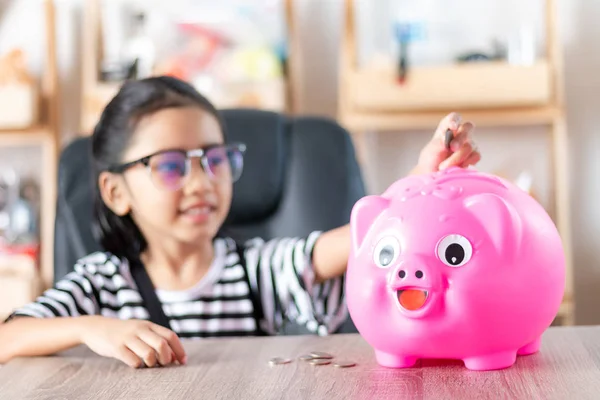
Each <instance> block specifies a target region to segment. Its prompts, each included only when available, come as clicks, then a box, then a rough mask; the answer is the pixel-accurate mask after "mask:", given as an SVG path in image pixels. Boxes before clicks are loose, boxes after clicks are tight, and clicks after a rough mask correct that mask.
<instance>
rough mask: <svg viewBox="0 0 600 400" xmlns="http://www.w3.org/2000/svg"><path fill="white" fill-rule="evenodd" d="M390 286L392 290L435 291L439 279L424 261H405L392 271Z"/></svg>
mask: <svg viewBox="0 0 600 400" xmlns="http://www.w3.org/2000/svg"><path fill="white" fill-rule="evenodd" d="M389 285H390V287H391V288H392V289H398V288H402V287H422V288H432V289H433V288H435V287H437V286H439V277H438V276H437V274H435V272H434V270H433V269H432V268H429V267H428V266H427V264H426V263H424V262H423V261H420V260H403V261H401V262H400V263H398V265H397V266H396V267H395V268H394V269H393V270H392V271H390V276H389Z"/></svg>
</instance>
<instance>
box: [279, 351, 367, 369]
mask: <svg viewBox="0 0 600 400" xmlns="http://www.w3.org/2000/svg"><path fill="white" fill-rule="evenodd" d="M298 359H299V360H300V361H304V362H307V363H309V364H311V365H315V366H318V365H329V364H331V363H333V366H334V367H336V368H350V367H354V366H356V363H355V362H354V361H347V360H342V361H335V362H334V361H333V359H334V356H333V355H331V354H329V353H325V352H322V351H312V352H310V353H308V354H304V355H301V356H300V357H298ZM291 362H292V360H291V359H289V358H283V357H274V358H272V359H271V360H269V365H270V366H275V365H283V364H289V363H291Z"/></svg>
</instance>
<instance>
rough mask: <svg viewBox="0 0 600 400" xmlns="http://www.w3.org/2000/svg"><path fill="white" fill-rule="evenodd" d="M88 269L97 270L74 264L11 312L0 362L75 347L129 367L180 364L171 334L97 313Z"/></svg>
mask: <svg viewBox="0 0 600 400" xmlns="http://www.w3.org/2000/svg"><path fill="white" fill-rule="evenodd" d="M94 271H96V272H97V266H94V265H90V266H89V268H88V266H86V265H85V264H77V265H76V266H75V270H74V271H73V272H71V273H69V274H68V275H67V276H65V277H64V278H63V279H62V280H60V281H59V282H57V283H56V285H55V286H54V287H52V288H50V289H48V290H46V291H45V292H44V293H42V295H41V296H39V297H38V298H37V299H36V300H35V301H34V302H32V303H29V304H25V305H24V306H23V307H21V308H19V309H17V310H15V311H14V312H13V313H12V314H11V316H10V317H9V319H8V321H7V322H5V323H4V324H2V325H0V363H6V362H8V361H9V360H11V359H12V358H14V357H27V356H46V355H50V354H54V353H57V352H60V351H63V350H66V349H69V348H71V347H75V346H77V345H80V344H85V345H87V346H88V347H89V348H90V349H91V350H92V351H94V352H96V353H97V354H99V355H101V356H105V357H113V358H116V359H119V360H121V361H123V362H124V363H126V364H127V365H129V366H131V367H140V366H143V365H146V366H155V365H167V364H171V363H173V362H176V361H178V362H180V363H184V362H185V351H184V349H183V347H182V345H181V342H180V341H179V338H178V337H177V335H176V334H175V333H174V332H173V331H171V330H169V329H166V328H163V327H162V326H159V325H156V324H153V323H151V322H149V321H145V320H136V319H131V320H120V319H117V318H108V317H104V316H102V315H101V310H100V306H99V298H98V296H99V294H98V293H99V287H96V286H95V285H96V283H95V282H98V279H94V273H96V272H94Z"/></svg>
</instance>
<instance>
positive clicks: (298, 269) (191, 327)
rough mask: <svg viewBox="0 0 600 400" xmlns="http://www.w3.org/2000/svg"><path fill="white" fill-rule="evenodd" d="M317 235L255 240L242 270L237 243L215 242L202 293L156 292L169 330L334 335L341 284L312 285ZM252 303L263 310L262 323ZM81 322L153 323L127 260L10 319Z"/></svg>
mask: <svg viewBox="0 0 600 400" xmlns="http://www.w3.org/2000/svg"><path fill="white" fill-rule="evenodd" d="M319 234H320V232H313V233H311V234H310V235H309V236H308V237H306V238H282V239H273V240H270V241H264V240H262V239H258V238H256V239H252V240H250V241H248V242H246V243H245V244H244V246H243V255H244V257H245V260H244V261H245V262H244V263H241V262H240V261H241V260H240V258H239V255H238V254H239V253H238V252H237V251H236V245H235V242H234V241H233V240H232V239H229V238H217V239H215V241H214V246H215V257H214V260H213V263H212V265H211V266H210V268H209V270H208V271H207V273H206V275H205V276H204V277H203V278H202V279H201V280H200V281H199V282H198V283H197V284H196V285H194V286H193V287H191V288H189V289H187V290H182V291H169V290H161V289H157V290H156V294H157V297H158V299H159V300H160V303H161V304H162V308H163V311H164V313H165V315H166V316H167V317H168V319H169V321H170V326H171V329H172V330H173V331H174V332H175V333H177V334H178V335H179V336H180V337H184V338H198V337H215V336H252V335H254V334H255V333H256V331H257V326H256V325H257V323H258V324H259V325H260V327H259V330H260V331H261V332H262V333H266V334H270V335H275V334H278V333H279V332H280V331H281V329H282V327H283V326H284V324H285V323H286V322H288V321H293V322H295V323H297V324H300V325H302V326H304V327H306V328H307V329H308V330H309V331H310V332H313V333H316V334H319V335H327V334H329V333H331V332H333V331H335V330H336V329H337V328H338V327H339V326H340V325H341V324H342V323H343V322H344V320H345V319H346V318H347V309H346V306H345V302H344V299H343V296H344V291H343V277H339V278H335V279H332V280H329V281H326V282H323V283H321V284H315V283H314V271H313V268H312V262H311V261H312V250H313V246H314V243H315V242H316V240H317V238H318V237H319ZM251 296H254V298H255V299H257V303H256V304H258V306H259V307H261V308H262V318H260V319H257V318H256V317H255V314H254V311H255V310H254V306H253V302H252V300H251ZM81 315H102V316H105V317H112V318H119V319H146V320H149V319H150V314H149V313H148V310H147V309H146V307H145V306H144V304H143V300H142V296H141V294H140V292H139V291H138V288H137V286H136V283H135V281H134V280H133V278H132V276H131V273H130V269H129V263H128V261H127V260H126V259H119V258H117V257H116V256H114V255H111V254H109V253H106V252H97V253H93V254H90V255H88V256H86V257H84V258H82V259H80V260H79V261H78V262H77V264H76V265H75V268H74V271H73V272H71V273H69V274H68V275H66V276H65V277H64V278H63V279H61V280H60V281H58V282H57V283H56V284H55V285H54V287H52V288H50V289H48V290H46V291H45V292H44V293H42V295H41V296H40V297H38V298H37V299H36V300H35V301H33V302H32V303H29V304H26V305H24V306H23V307H21V308H19V309H17V310H15V311H14V312H13V313H12V314H11V316H10V317H9V318H12V317H14V316H29V317H37V318H52V317H76V316H81Z"/></svg>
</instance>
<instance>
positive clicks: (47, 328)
mask: <svg viewBox="0 0 600 400" xmlns="http://www.w3.org/2000/svg"><path fill="white" fill-rule="evenodd" d="M85 320H86V317H80V318H47V319H46V318H44V319H42V318H30V317H20V318H19V317H18V318H15V319H14V320H12V321H10V322H7V323H4V324H2V325H0V364H4V363H6V362H8V361H10V360H11V359H13V358H14V357H27V356H45V355H50V354H54V353H58V352H61V351H64V350H67V349H69V348H71V347H75V346H77V345H79V344H81V337H82V331H83V329H84V327H85Z"/></svg>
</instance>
